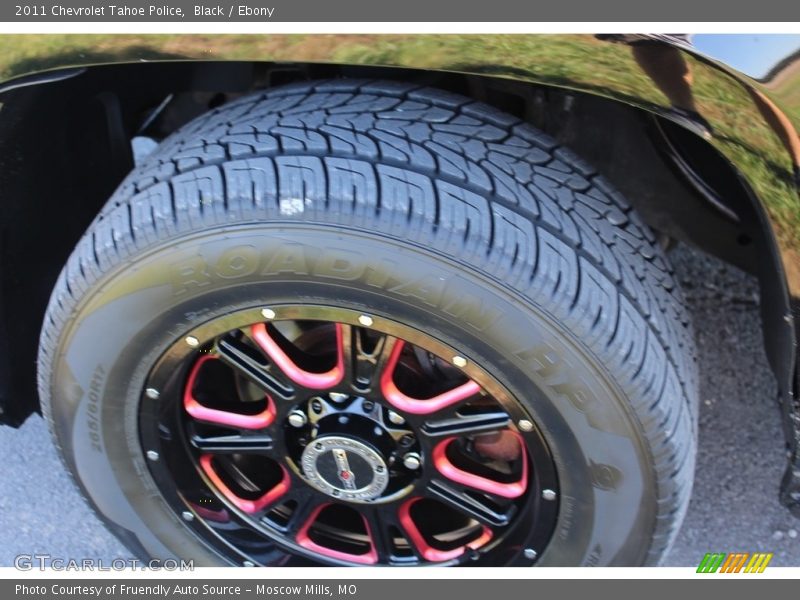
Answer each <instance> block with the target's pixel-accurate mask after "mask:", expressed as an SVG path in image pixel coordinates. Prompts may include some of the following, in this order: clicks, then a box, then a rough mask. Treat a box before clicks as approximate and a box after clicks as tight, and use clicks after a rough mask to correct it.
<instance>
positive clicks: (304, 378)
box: [250, 323, 345, 390]
mask: <svg viewBox="0 0 800 600" xmlns="http://www.w3.org/2000/svg"><path fill="white" fill-rule="evenodd" d="M250 334H251V335H252V336H253V339H254V340H255V341H256V342H257V343H258V345H259V346H260V347H261V349H262V350H263V351H264V352H265V353H266V355H267V356H269V358H270V359H271V360H272V362H273V363H275V365H276V366H277V367H278V368H279V369H280V370H281V371H283V373H284V374H286V376H287V377H288V378H289V379H291V380H292V381H294V382H295V383H296V384H298V385H302V386H303V387H306V388H309V389H312V390H324V389H326V388H330V387H333V386H335V385H338V384H339V383H340V382H341V381H342V378H343V377H344V371H345V366H344V362H345V361H344V335H343V332H342V325H341V323H336V355H337V358H336V366H334V367H333V368H332V369H331V370H330V371H327V372H326V373H312V372H310V371H306V370H305V369H301V368H300V367H299V366H297V364H295V362H294V361H293V360H292V359H291V358H289V356H288V355H287V354H286V353H285V352H284V351H283V349H282V348H281V347H280V346H279V345H278V343H277V342H276V341H275V340H274V339H272V336H271V335H270V334H269V331H267V326H266V325H265V324H264V323H257V324H255V325H253V326H252V327H251V328H250Z"/></svg>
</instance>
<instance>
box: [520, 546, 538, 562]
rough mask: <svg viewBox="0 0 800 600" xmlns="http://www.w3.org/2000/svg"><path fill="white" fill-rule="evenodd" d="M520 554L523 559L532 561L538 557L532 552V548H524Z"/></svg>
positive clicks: (534, 551)
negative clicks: (523, 556)
mask: <svg viewBox="0 0 800 600" xmlns="http://www.w3.org/2000/svg"><path fill="white" fill-rule="evenodd" d="M522 554H524V555H525V558H527V559H529V560H533V559H534V558H536V557H537V556H538V555H537V554H536V550H534V549H533V548H525V551H524V552H523V553H522Z"/></svg>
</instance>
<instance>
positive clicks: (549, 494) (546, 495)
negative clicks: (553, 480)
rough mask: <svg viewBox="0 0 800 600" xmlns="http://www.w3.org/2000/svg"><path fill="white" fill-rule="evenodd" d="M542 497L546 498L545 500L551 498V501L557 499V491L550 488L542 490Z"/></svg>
mask: <svg viewBox="0 0 800 600" xmlns="http://www.w3.org/2000/svg"><path fill="white" fill-rule="evenodd" d="M542 498H544V499H545V500H550V501H552V500H555V499H556V493H555V491H553V490H550V489H547V490H542Z"/></svg>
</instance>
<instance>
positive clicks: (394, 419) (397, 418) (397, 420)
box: [389, 410, 406, 425]
mask: <svg viewBox="0 0 800 600" xmlns="http://www.w3.org/2000/svg"><path fill="white" fill-rule="evenodd" d="M389 422H390V423H393V424H394V425H402V424H403V423H405V422H406V420H405V419H404V418H403V417H402V416H401V415H399V414H397V413H396V412H394V411H393V410H390V411H389Z"/></svg>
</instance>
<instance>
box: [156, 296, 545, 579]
mask: <svg viewBox="0 0 800 600" xmlns="http://www.w3.org/2000/svg"><path fill="white" fill-rule="evenodd" d="M332 310H333V309H332ZM262 312H264V313H265V314H266V313H267V312H268V313H269V314H270V318H269V319H267V320H266V321H264V320H258V321H257V322H255V323H250V324H248V323H246V322H245V323H242V324H241V325H239V326H237V327H236V328H233V329H229V330H227V331H222V332H220V331H219V330H217V331H216V332H215V333H214V334H213V335H212V336H210V337H209V338H207V339H202V340H201V338H200V337H199V336H198V337H195V338H194V340H196V343H194V342H193V344H192V345H193V347H195V348H196V351H194V352H191V353H190V354H189V355H188V356H187V358H186V359H184V360H185V363H184V364H185V366H182V365H181V364H180V363H174V364H173V367H172V370H171V371H170V370H169V369H166V368H165V369H164V370H163V371H161V372H158V374H157V376H154V377H153V378H152V382H159V381H163V382H171V383H170V384H169V385H167V384H166V383H165V384H163V385H164V386H165V387H166V388H167V389H169V390H174V391H173V392H172V393H173V394H174V395H176V396H177V397H178V398H180V402H179V404H178V405H177V412H171V411H169V410H168V407H169V406H170V405H169V404H168V403H167V402H165V399H164V397H163V396H162V397H161V398H160V399H159V400H158V402H157V404H156V403H155V400H154V403H152V404H150V406H151V407H152V409H153V411H154V412H153V413H152V414H151V416H149V417H148V418H147V419H146V420H145V422H148V423H157V429H156V434H155V437H156V438H158V439H160V442H159V443H160V444H161V445H162V448H170V449H171V450H170V453H169V457H168V460H167V461H165V462H166V464H167V465H169V467H170V469H171V471H169V472H168V471H162V472H161V473H162V477H161V479H162V480H165V481H166V482H169V481H172V482H173V483H172V485H174V486H176V489H175V495H174V496H173V497H174V499H175V503H176V504H177V505H180V504H181V503H183V506H185V507H188V508H189V509H190V511H189V512H188V513H187V512H186V511H184V512H183V513H182V514H183V515H184V518H187V517H186V515H187V514H190V515H192V516H193V518H196V519H197V520H199V521H201V522H202V523H204V524H205V526H206V527H207V528H208V529H209V530H211V531H213V532H214V535H216V536H218V537H219V538H224V539H225V540H227V541H225V544H226V545H227V546H228V547H234V548H239V549H240V550H237V551H238V552H240V555H241V554H243V555H247V556H251V557H255V559H256V560H255V561H253V560H251V561H250V562H258V563H261V564H267V563H269V562H270V561H272V560H273V559H272V558H269V559H266V558H264V557H274V556H277V555H280V552H285V553H286V554H285V556H287V557H295V558H296V559H297V560H298V561H301V562H298V563H297V564H304V563H302V560H309V559H310V560H317V561H322V562H328V563H334V564H353V565H373V564H382V565H395V564H397V565H400V564H423V563H435V564H456V563H459V562H462V561H480V560H485V561H486V564H509V561H512V562H513V560H517V559H514V558H513V557H516V556H518V555H519V554H520V552H519V550H520V548H521V547H523V546H524V545H525V544H526V543H527V540H528V539H533V538H532V537H531V536H532V534H531V533H530V531H533V530H536V531H537V533H536V536H535V539H536V540H537V541H536V544H537V545H541V542H540V541H538V540H539V539H540V538H542V537H544V538H546V537H547V536H548V535H549V531H551V530H552V523H551V522H550V521H548V522H546V523H545V522H540V521H542V520H541V519H539V517H537V513H539V512H541V513H542V514H545V513H546V514H547V515H548V519H550V518H551V517H554V515H555V512H554V511H552V510H550V511H549V512H547V511H542V510H541V506H542V501H541V500H540V499H539V498H538V496H539V495H540V490H541V488H542V486H543V485H548V486H551V487H555V479H554V470H553V467H552V462H550V459H549V454H548V453H547V450H546V447H545V446H544V444H543V442H542V441H541V438H540V437H539V435H538V433H536V432H535V431H533V432H532V431H531V429H532V427H531V426H530V423H531V421H529V420H525V423H526V424H527V425H526V427H525V430H524V431H520V430H519V429H518V427H517V422H521V421H520V419H521V418H523V417H524V415H525V413H524V412H521V410H520V407H519V405H518V404H516V403H515V401H514V400H513V399H512V398H511V397H510V396H508V397H507V396H506V395H502V396H497V390H502V387H499V386H498V385H497V384H492V385H491V386H490V387H489V388H487V387H484V386H483V385H481V384H480V383H479V382H478V380H477V379H476V378H475V377H474V376H473V374H472V373H473V372H474V373H478V374H480V373H481V372H480V371H470V370H467V369H464V368H463V367H464V366H465V365H467V364H468V361H467V359H465V358H462V357H460V356H458V355H456V354H455V353H452V352H450V353H449V356H448V355H447V353H448V352H447V351H443V350H439V351H438V352H434V351H432V350H431V349H429V348H426V347H425V345H424V342H426V340H428V338H427V336H425V335H424V334H420V333H414V332H407V330H405V329H403V328H402V327H399V326H396V327H395V326H392V325H390V324H384V326H383V327H382V328H380V329H379V328H377V327H374V326H373V319H372V318H371V317H367V316H364V315H361V316H353V317H350V318H349V320H347V319H341V320H329V319H326V320H320V319H318V318H308V319H305V320H301V319H300V317H301V316H303V314H304V313H305V312H309V313H310V314H311V315H312V316H314V314H315V313H314V311H313V310H308V311H306V310H304V309H302V308H298V307H293V308H292V309H291V311H290V314H291V315H292V316H291V318H285V319H281V318H280V316H279V315H277V314H276V312H275V311H274V310H272V309H270V310H269V311H262ZM334 312H335V311H334ZM339 312H341V315H342V317H344V316H346V311H339ZM226 322H228V321H226ZM404 336H409V337H404ZM185 339H189V338H185ZM431 345H432V346H435V343H431ZM484 377H488V376H485V375H484ZM486 381H491V379H486ZM153 385H159V384H158V383H153ZM170 386H171V387H170ZM489 389H492V390H494V391H492V392H490V391H489ZM148 390H152V388H148ZM158 396H159V394H153V393H152V391H150V392H149V395H146V397H147V398H151V399H155V398H158ZM147 402H150V400H147ZM523 420H524V419H523ZM152 443H153V442H151V444H152ZM187 459H188V461H189V462H190V463H193V464H194V466H195V469H194V470H191V469H190V470H188V471H187V469H186V468H185V463H186V460H187ZM542 460H546V462H547V464H545V465H544V466H541V467H540V462H541V461H542ZM159 468H160V467H156V466H155V465H154V466H153V470H154V472H157V471H159ZM193 472H194V473H195V474H196V475H195V476H194V478H193V477H192V475H191V473H193ZM193 522H194V521H193ZM526 528H527V529H526ZM542 532H546V535H545V534H542ZM259 536H262V538H259ZM245 539H246V540H248V541H247V543H246V544H245V545H244V546H242V544H243V543H244V542H243V541H242V540H245ZM255 539H264V540H265V542H264V543H265V544H267V543H272V544H275V545H274V546H269V547H267V546H264V547H263V549H262V550H263V551H262V552H261V554H258V553H254V551H253V548H252V544H253V543H254V542H253V540H255ZM532 555H533V556H535V555H536V553H533V554H531V553H530V552H528V554H527V555H526V556H527V558H526V559H525V560H526V561H527V564H530V562H531V558H530V556H532ZM258 556H260V557H261V558H258ZM248 560H250V559H248ZM280 564H284V563H282V562H281V563H280Z"/></svg>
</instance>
